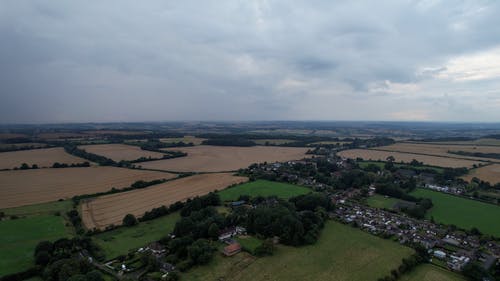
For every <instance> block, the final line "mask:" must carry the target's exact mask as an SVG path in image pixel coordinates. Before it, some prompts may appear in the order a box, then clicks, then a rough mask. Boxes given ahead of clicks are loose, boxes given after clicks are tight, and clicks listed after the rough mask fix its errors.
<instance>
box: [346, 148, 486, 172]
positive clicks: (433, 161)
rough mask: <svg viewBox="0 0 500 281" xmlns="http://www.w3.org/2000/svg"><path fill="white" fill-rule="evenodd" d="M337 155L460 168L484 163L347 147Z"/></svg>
mask: <svg viewBox="0 0 500 281" xmlns="http://www.w3.org/2000/svg"><path fill="white" fill-rule="evenodd" d="M338 155H340V156H342V157H346V158H352V159H356V158H362V159H364V160H374V161H386V159H387V157H389V156H393V157H394V158H395V159H396V162H404V163H409V162H411V161H412V160H413V159H415V160H417V161H419V162H423V163H424V164H426V165H432V166H438V167H449V168H460V167H468V168H470V167H472V166H473V165H474V164H477V165H478V164H481V163H484V162H479V161H474V160H464V159H457V158H447V157H439V156H429V155H420V154H411V153H401V152H393V151H380V150H371V149H349V150H344V151H341V152H339V153H338Z"/></svg>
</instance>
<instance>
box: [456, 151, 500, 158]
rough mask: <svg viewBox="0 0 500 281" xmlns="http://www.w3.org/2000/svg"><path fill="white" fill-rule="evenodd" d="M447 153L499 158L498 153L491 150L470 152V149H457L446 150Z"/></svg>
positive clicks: (499, 154)
mask: <svg viewBox="0 0 500 281" xmlns="http://www.w3.org/2000/svg"><path fill="white" fill-rule="evenodd" d="M448 153H451V154H457V155H462V156H472V157H482V158H493V159H500V153H492V152H490V153H485V152H472V151H462V150H458V151H454V150H448Z"/></svg>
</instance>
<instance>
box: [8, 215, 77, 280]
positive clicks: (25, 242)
mask: <svg viewBox="0 0 500 281" xmlns="http://www.w3.org/2000/svg"><path fill="white" fill-rule="evenodd" d="M69 236H71V231H69V230H68V228H66V227H65V225H64V219H63V218H62V217H58V216H53V215H41V216H36V217H27V218H21V219H16V220H5V221H0V276H3V275H6V274H10V273H15V272H19V271H23V270H26V269H28V268H30V267H32V266H33V265H34V264H33V262H34V258H33V255H34V250H35V247H36V245H37V244H38V242H40V241H43V240H50V241H54V240H57V239H59V238H63V237H69Z"/></svg>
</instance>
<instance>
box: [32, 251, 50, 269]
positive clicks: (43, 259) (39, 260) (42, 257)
mask: <svg viewBox="0 0 500 281" xmlns="http://www.w3.org/2000/svg"><path fill="white" fill-rule="evenodd" d="M49 261H50V254H49V253H48V252H47V251H38V252H37V253H36V254H35V264H38V265H43V266H45V265H47V264H48V263H49Z"/></svg>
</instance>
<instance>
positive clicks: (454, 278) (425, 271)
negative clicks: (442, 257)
mask: <svg viewBox="0 0 500 281" xmlns="http://www.w3.org/2000/svg"><path fill="white" fill-rule="evenodd" d="M399 280H401V281H465V280H467V279H466V278H465V277H463V276H462V275H460V274H458V273H455V272H451V271H449V270H446V269H444V268H441V267H437V266H435V265H431V264H421V265H419V266H418V267H417V268H415V269H414V270H412V271H411V272H409V273H407V274H405V275H403V276H401V278H400V279H399Z"/></svg>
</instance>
